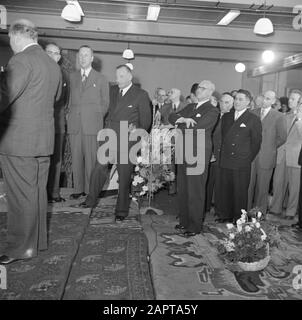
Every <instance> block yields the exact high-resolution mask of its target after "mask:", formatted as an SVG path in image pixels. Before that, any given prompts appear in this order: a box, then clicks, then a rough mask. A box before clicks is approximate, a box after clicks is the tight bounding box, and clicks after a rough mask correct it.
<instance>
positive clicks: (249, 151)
mask: <svg viewBox="0 0 302 320" xmlns="http://www.w3.org/2000/svg"><path fill="white" fill-rule="evenodd" d="M227 96H228V98H229V100H230V102H231V101H232V98H231V94H228V93H225V94H223V95H222V98H221V100H220V112H221V117H220V120H219V121H218V123H217V125H216V127H215V129H214V132H213V136H212V137H213V145H214V148H213V158H214V159H213V162H211V164H210V174H209V177H208V184H207V206H206V211H209V209H210V204H211V201H212V195H213V188H214V187H213V185H214V186H215V201H214V203H215V213H216V214H217V215H218V219H217V221H218V222H235V221H236V219H238V218H239V217H240V214H241V209H245V210H246V209H248V210H249V209H251V208H253V207H258V208H259V209H260V211H261V212H262V213H263V215H264V216H265V215H266V214H267V213H268V212H270V213H272V214H277V215H281V213H282V211H283V207H284V206H283V205H284V203H285V200H286V196H285V195H286V192H288V197H287V206H286V205H285V207H286V210H285V215H284V218H285V219H288V220H291V219H293V217H294V216H295V215H296V213H297V212H300V211H301V209H302V208H301V207H300V206H298V203H299V201H301V200H299V195H300V196H301V188H300V172H301V169H300V168H301V164H300V163H299V154H301V145H302V139H301V138H302V135H301V134H302V130H301V129H302V105H301V103H302V93H301V92H300V91H299V90H293V91H292V92H291V93H290V98H289V101H290V104H289V105H290V108H291V112H290V113H288V114H286V115H284V114H283V113H281V112H279V111H277V110H275V109H274V108H273V105H274V103H275V101H276V93H275V92H274V91H272V90H268V91H267V92H265V93H264V95H263V101H262V104H261V107H259V108H256V109H253V110H249V103H250V101H251V97H250V94H249V92H248V91H246V90H238V91H237V93H236V95H235V100H234V108H229V109H228V110H226V111H224V102H223V100H224V97H227ZM274 169H275V173H274V174H273V171H274ZM211 171H212V173H211ZM214 172H215V173H214ZM272 177H273V198H272V202H271V206H269V191H270V181H271V179H272ZM299 190H300V191H299ZM299 221H301V219H300V220H299ZM299 223H300V222H299ZM299 223H298V224H295V226H298V227H300V228H301V223H300V224H299Z"/></svg>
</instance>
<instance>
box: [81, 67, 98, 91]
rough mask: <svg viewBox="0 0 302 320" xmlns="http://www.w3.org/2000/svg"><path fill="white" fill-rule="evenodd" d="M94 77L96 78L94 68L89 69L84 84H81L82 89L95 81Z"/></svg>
mask: <svg viewBox="0 0 302 320" xmlns="http://www.w3.org/2000/svg"><path fill="white" fill-rule="evenodd" d="M95 78H96V72H95V71H94V69H91V71H90V72H89V75H88V78H87V79H86V81H85V84H84V86H83V88H84V90H86V89H87V88H89V87H90V86H91V85H92V84H93V83H95Z"/></svg>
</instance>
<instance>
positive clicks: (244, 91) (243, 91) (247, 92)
mask: <svg viewBox="0 0 302 320" xmlns="http://www.w3.org/2000/svg"><path fill="white" fill-rule="evenodd" d="M238 93H242V94H244V95H245V96H246V97H247V98H248V99H249V100H250V102H251V101H252V100H253V97H252V95H251V93H250V92H249V91H248V90H245V89H239V90H238V91H237V94H238Z"/></svg>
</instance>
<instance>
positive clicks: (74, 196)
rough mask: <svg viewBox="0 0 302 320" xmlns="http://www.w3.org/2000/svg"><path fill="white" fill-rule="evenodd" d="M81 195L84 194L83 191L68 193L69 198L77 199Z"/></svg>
mask: <svg viewBox="0 0 302 320" xmlns="http://www.w3.org/2000/svg"><path fill="white" fill-rule="evenodd" d="M81 196H86V193H85V192H80V193H72V194H71V195H70V197H69V198H70V199H79V198H80V197H81Z"/></svg>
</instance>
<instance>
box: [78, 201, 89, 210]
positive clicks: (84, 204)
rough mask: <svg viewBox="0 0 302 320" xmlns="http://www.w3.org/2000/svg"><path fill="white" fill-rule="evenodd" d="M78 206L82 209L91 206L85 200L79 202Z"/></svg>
mask: <svg viewBox="0 0 302 320" xmlns="http://www.w3.org/2000/svg"><path fill="white" fill-rule="evenodd" d="M78 207H79V208H82V209H88V208H92V207H91V206H89V205H88V204H87V203H86V202H85V201H84V202H82V203H80V204H79V206H78Z"/></svg>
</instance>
